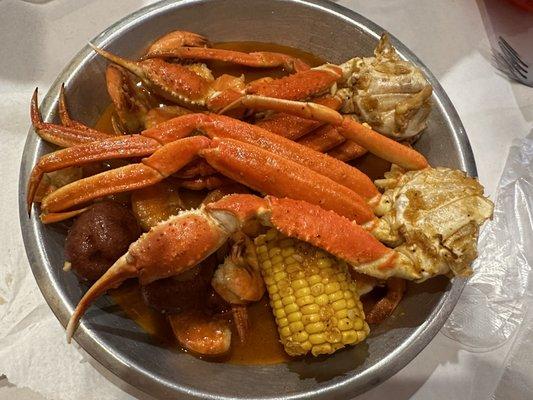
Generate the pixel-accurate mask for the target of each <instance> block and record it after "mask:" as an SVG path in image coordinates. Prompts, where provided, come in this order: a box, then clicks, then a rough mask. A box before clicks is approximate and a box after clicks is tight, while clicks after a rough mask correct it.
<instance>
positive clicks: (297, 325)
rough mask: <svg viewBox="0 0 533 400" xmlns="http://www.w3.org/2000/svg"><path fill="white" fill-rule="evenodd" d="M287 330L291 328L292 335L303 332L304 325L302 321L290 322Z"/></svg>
mask: <svg viewBox="0 0 533 400" xmlns="http://www.w3.org/2000/svg"><path fill="white" fill-rule="evenodd" d="M289 328H291V332H292V333H296V332H300V331H303V330H304V324H302V321H295V322H291V323H290V324H289Z"/></svg>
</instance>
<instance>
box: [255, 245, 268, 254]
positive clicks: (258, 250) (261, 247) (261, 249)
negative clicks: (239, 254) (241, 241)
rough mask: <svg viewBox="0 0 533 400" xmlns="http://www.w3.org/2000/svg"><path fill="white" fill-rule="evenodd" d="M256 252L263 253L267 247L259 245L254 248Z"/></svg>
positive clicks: (266, 250)
mask: <svg viewBox="0 0 533 400" xmlns="http://www.w3.org/2000/svg"><path fill="white" fill-rule="evenodd" d="M255 251H256V252H257V254H264V253H267V252H268V248H267V247H266V246H259V247H257V248H256V250H255Z"/></svg>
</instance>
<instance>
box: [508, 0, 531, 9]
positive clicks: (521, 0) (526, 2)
mask: <svg viewBox="0 0 533 400" xmlns="http://www.w3.org/2000/svg"><path fill="white" fill-rule="evenodd" d="M507 1H508V2H509V3H513V4H514V5H515V6H517V7H520V8H521V9H522V10H526V11H529V12H533V0H507Z"/></svg>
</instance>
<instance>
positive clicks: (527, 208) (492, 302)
mask: <svg viewBox="0 0 533 400" xmlns="http://www.w3.org/2000/svg"><path fill="white" fill-rule="evenodd" d="M532 226H533V132H531V133H530V134H529V136H528V137H526V138H524V139H520V140H516V141H515V142H514V143H513V146H512V147H511V149H510V151H509V156H508V158H507V162H506V164H505V168H504V172H503V174H502V177H501V179H500V182H499V185H498V193H497V199H496V204H495V209H494V218H493V220H492V221H490V222H489V223H488V224H487V225H486V226H485V227H484V229H483V230H482V233H481V235H480V239H479V246H478V248H479V254H480V255H479V257H478V259H477V260H476V262H475V263H474V271H475V272H474V275H473V276H472V277H471V278H470V279H469V281H468V283H467V285H466V287H465V289H464V292H463V294H462V296H461V298H460V300H459V302H458V303H457V306H456V307H455V309H454V311H453V312H452V314H451V315H450V318H449V319H448V321H447V323H446V325H445V326H444V328H443V329H442V332H443V333H444V334H445V335H446V336H448V337H449V338H451V339H454V340H456V341H458V342H460V343H461V344H462V345H463V346H465V347H466V348H467V349H468V350H470V351H489V350H491V349H494V348H496V347H499V346H501V345H503V344H504V343H506V342H507V341H508V340H509V339H510V338H511V337H512V336H513V334H514V333H515V332H516V331H517V330H518V329H519V327H520V325H521V324H522V322H523V321H524V318H525V315H526V312H527V304H528V301H529V302H532V293H533V273H532V272H531V267H532V265H533V232H532ZM532 304H533V302H532Z"/></svg>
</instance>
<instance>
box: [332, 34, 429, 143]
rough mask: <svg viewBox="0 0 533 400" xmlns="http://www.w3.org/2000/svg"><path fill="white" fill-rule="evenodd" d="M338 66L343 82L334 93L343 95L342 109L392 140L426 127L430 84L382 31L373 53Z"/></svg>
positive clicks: (415, 134) (410, 134)
mask: <svg viewBox="0 0 533 400" xmlns="http://www.w3.org/2000/svg"><path fill="white" fill-rule="evenodd" d="M341 68H342V70H343V76H344V78H345V82H341V83H339V87H341V89H339V90H338V92H337V95H338V96H341V97H343V98H344V99H345V101H344V105H343V107H342V109H341V111H342V112H343V113H345V114H356V116H357V118H358V119H360V120H362V121H364V122H367V123H368V124H370V125H371V126H372V128H373V129H375V130H376V131H378V132H379V133H382V134H384V135H387V136H389V137H391V138H394V139H396V140H406V139H413V138H414V137H416V136H417V135H418V134H419V133H420V132H421V131H422V130H423V129H424V128H425V127H426V120H427V117H428V115H429V112H430V108H431V105H430V97H431V92H432V89H431V85H430V84H429V82H428V81H427V80H426V78H425V77H424V74H423V73H422V71H421V70H420V68H418V67H416V66H415V65H414V64H413V63H411V62H408V61H404V60H402V59H400V57H399V56H398V54H397V53H396V50H395V49H394V47H392V45H391V43H390V41H389V38H388V36H387V35H386V34H384V35H383V36H381V39H380V41H379V44H378V45H377V47H376V49H375V50H374V57H363V58H360V57H356V58H353V59H351V60H349V61H347V62H345V63H344V64H341Z"/></svg>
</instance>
